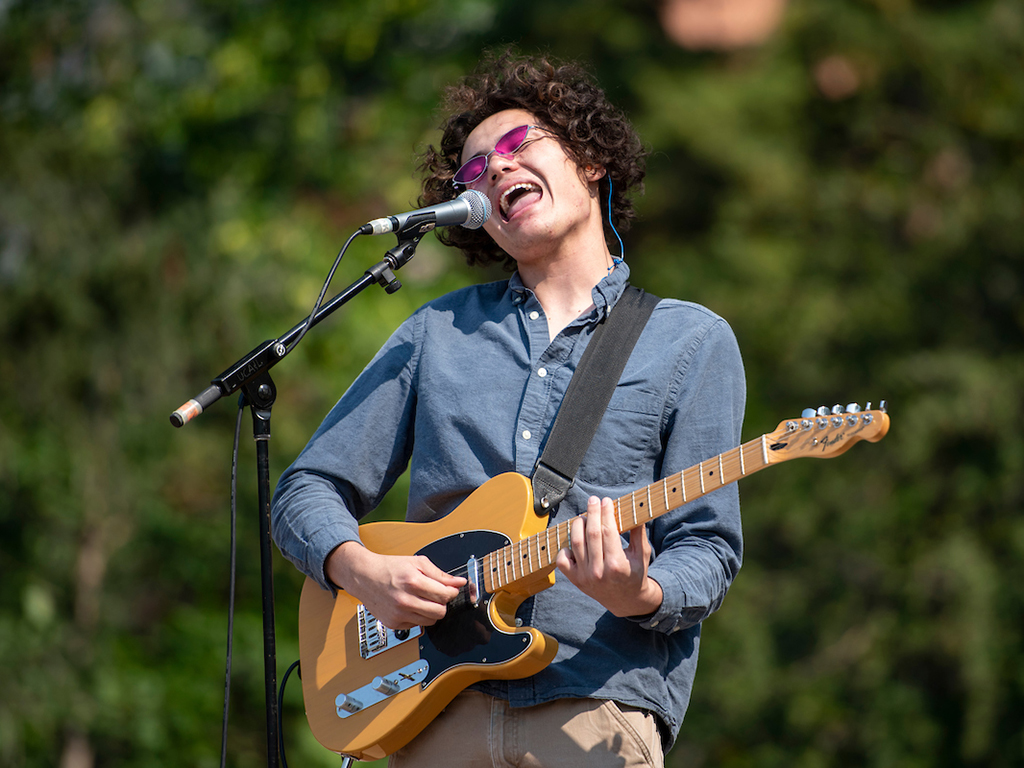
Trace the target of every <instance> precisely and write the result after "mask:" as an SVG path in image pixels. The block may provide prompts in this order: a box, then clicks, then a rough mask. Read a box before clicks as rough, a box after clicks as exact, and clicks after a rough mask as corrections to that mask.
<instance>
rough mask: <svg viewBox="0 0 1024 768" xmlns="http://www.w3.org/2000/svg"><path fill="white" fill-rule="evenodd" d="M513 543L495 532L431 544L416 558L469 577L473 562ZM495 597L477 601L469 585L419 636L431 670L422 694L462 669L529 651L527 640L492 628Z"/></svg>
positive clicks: (484, 596) (470, 533)
mask: <svg viewBox="0 0 1024 768" xmlns="http://www.w3.org/2000/svg"><path fill="white" fill-rule="evenodd" d="M509 543H510V540H509V538H508V537H507V536H505V535H503V534H501V533H497V532H495V531H463V532H461V533H457V534H453V535H451V536H446V537H445V538H442V539H438V540H437V541H434V542H431V543H430V544H428V545H427V546H425V547H424V548H423V549H421V550H420V551H419V552H417V554H419V555H424V556H426V557H428V558H430V561H431V562H433V563H434V564H435V565H437V566H438V567H439V568H441V569H442V570H444V571H447V572H448V573H453V574H456V575H461V576H466V575H467V574H466V571H465V567H466V564H467V563H469V562H470V561H471V559H472V561H473V563H474V567H475V563H476V562H479V561H480V560H481V559H482V557H483V555H485V554H486V553H488V552H492V551H494V550H497V549H500V548H501V547H504V546H507V545H508V544H509ZM478 581H480V580H478ZM491 597H492V596H491V595H490V594H488V593H487V592H486V591H484V592H482V593H481V594H480V595H479V596H478V597H477V599H476V601H473V600H472V599H471V598H470V583H469V582H468V583H467V584H466V586H465V587H463V588H462V590H460V592H459V596H458V597H457V598H456V599H455V600H453V601H452V602H451V603H449V604H448V612H447V614H445V617H444V618H443V619H441V620H440V621H438V622H437V623H436V624H434V625H432V626H430V627H427V628H426V629H425V630H424V632H423V634H422V635H421V636H420V658H422V659H424V660H426V661H427V662H428V663H429V665H430V669H429V671H428V672H427V676H426V679H424V680H423V681H422V685H423V687H424V688H425V687H426V686H427V685H429V684H430V683H431V682H432V681H433V680H434V679H435V678H437V677H438V675H440V674H442V673H443V672H445V671H447V670H448V669H451V668H452V667H455V666H458V665H460V664H494V665H498V664H504V663H507V662H508V661H510V660H512V659H514V658H516V657H517V656H519V655H521V654H522V653H524V652H525V651H526V650H528V649H529V647H530V642H531V636H530V635H529V634H524V633H511V632H506V631H503V630H501V629H499V628H497V627H495V626H494V622H493V621H492V620H491V616H490V602H491Z"/></svg>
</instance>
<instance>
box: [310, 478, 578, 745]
mask: <svg viewBox="0 0 1024 768" xmlns="http://www.w3.org/2000/svg"><path fill="white" fill-rule="evenodd" d="M545 523H546V520H545V519H544V518H541V517H538V516H537V515H536V514H534V512H533V493H532V489H531V487H530V481H529V480H528V479H527V478H525V477H523V476H522V475H518V474H515V473H509V474H505V475H500V476H498V477H496V478H493V479H492V480H490V481H488V482H487V483H485V484H484V485H483V486H481V487H480V488H478V489H477V490H476V491H475V492H474V493H473V494H472V495H470V496H469V498H467V499H466V501H465V502H463V503H462V504H461V505H460V506H459V507H458V508H457V509H455V510H454V511H453V512H452V513H451V514H449V515H448V516H446V517H444V518H442V519H441V520H437V521H435V522H432V523H369V524H367V525H363V526H361V527H360V529H359V535H360V538H361V539H362V542H363V544H364V545H365V546H366V547H368V548H369V549H371V550H373V551H374V552H379V553H381V554H388V555H413V554H424V555H426V556H428V557H429V558H430V559H431V561H433V562H434V564H435V565H437V566H438V567H440V568H441V569H442V570H445V571H448V572H450V573H455V574H458V575H462V576H466V575H467V563H474V564H479V562H480V561H481V560H482V558H483V556H484V555H485V554H487V553H488V552H492V551H494V550H496V549H500V548H501V547H504V546H506V545H507V544H509V543H511V542H517V541H519V540H521V539H525V538H527V537H529V536H531V535H533V534H535V533H538V532H540V531H542V530H544V527H545ZM474 558H475V559H474ZM474 568H475V570H476V571H477V572H479V571H480V570H482V569H480V568H478V567H476V565H474ZM487 583H490V582H489V581H488V582H487ZM553 583H554V574H553V573H552V572H551V569H550V568H548V569H546V572H542V573H539V574H536V575H534V576H533V577H532V578H530V579H524V580H519V581H517V582H515V583H514V584H510V585H509V586H508V587H506V588H504V589H500V590H497V591H496V592H494V593H493V594H491V593H488V592H487V590H486V586H485V584H484V582H483V580H482V579H481V580H480V582H479V583H478V584H477V585H475V586H474V585H473V584H467V587H466V588H465V589H464V595H463V596H460V599H459V600H457V601H455V602H454V603H453V604H451V605H450V606H449V609H448V615H447V616H446V617H445V619H443V620H442V621H441V622H438V624H436V625H434V626H433V627H428V628H416V629H414V630H412V631H411V632H410V633H408V635H407V636H406V634H405V633H394V632H391V631H390V630H387V629H386V628H384V627H383V626H381V625H379V623H378V622H376V620H375V619H374V618H373V617H372V616H369V615H368V614H366V613H365V609H363V608H362V606H361V605H360V604H359V603H358V602H357V601H356V600H355V599H354V598H353V597H351V596H350V595H348V594H347V593H345V592H339V593H338V595H337V597H333V596H332V595H331V593H329V592H326V591H324V590H323V589H321V588H320V586H319V585H318V584H317V583H316V582H314V581H313V580H311V579H307V580H306V583H305V585H304V586H303V589H302V597H301V600H300V603H299V654H300V659H301V663H302V691H303V697H304V699H305V704H306V717H307V719H308V721H309V725H310V728H311V729H312V731H313V735H314V736H315V737H316V739H317V740H318V741H319V742H320V743H321V744H322V745H323V746H325V747H326V748H327V749H330V750H332V751H334V752H338V753H340V754H344V755H350V756H352V757H355V758H356V759H359V760H376V759H379V758H381V757H384V756H386V755H389V754H391V753H392V752H394V751H395V750H397V749H400V748H401V747H402V746H404V745H405V744H407V743H408V742H409V741H410V740H411V739H412V738H413V737H414V736H416V735H417V734H418V733H419V732H420V731H421V730H423V728H424V727H426V725H427V724H428V723H430V721H431V720H432V719H433V718H434V717H435V716H436V715H437V714H438V713H439V712H440V711H441V710H442V709H444V707H445V706H447V705H448V703H449V702H450V701H451V700H452V699H453V698H455V696H456V695H457V694H458V693H459V692H460V691H461V690H462V689H464V688H465V687H467V686H469V685H472V684H473V683H475V682H478V681H480V680H485V679H515V678H522V677H527V676H529V675H532V674H535V673H536V672H539V671H540V670H541V669H543V668H544V667H546V666H547V665H548V664H549V663H550V662H551V660H552V659H553V658H554V656H555V651H556V650H557V648H558V644H557V643H556V642H555V641H554V640H553V639H551V638H550V637H548V636H546V635H544V634H542V633H541V632H539V631H537V630H536V629H533V628H532V627H522V628H517V627H516V626H515V611H516V609H517V608H518V607H519V605H520V604H521V603H522V601H523V600H524V599H526V597H528V596H529V595H531V594H535V593H537V592H539V591H540V590H542V589H545V588H546V587H548V586H550V585H551V584H553ZM474 588H475V589H476V590H477V592H476V594H475V595H474V594H471V589H474ZM474 598H475V599H474Z"/></svg>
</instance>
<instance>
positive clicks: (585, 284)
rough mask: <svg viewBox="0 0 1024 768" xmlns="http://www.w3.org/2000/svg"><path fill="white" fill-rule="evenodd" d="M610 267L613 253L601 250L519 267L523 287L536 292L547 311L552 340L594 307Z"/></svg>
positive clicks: (549, 333)
mask: <svg viewBox="0 0 1024 768" xmlns="http://www.w3.org/2000/svg"><path fill="white" fill-rule="evenodd" d="M602 245H603V243H602ZM611 264H612V257H611V254H609V253H608V250H607V248H601V249H600V250H599V251H597V252H596V253H595V252H591V253H589V254H585V255H582V256H580V257H579V258H570V259H562V260H557V261H546V262H544V263H543V264H541V265H521V266H520V270H519V273H520V278H521V279H522V281H523V284H524V285H525V286H526V287H528V288H530V289H531V290H533V292H534V295H535V296H536V297H537V301H539V302H540V305H541V306H542V307H543V308H544V314H545V315H546V316H547V319H548V335H549V337H550V338H551V339H554V338H555V336H556V335H558V333H559V331H561V330H562V329H563V328H565V327H566V326H567V325H568V324H569V323H571V322H572V321H573V320H575V319H576V318H577V317H579V316H580V315H582V314H584V313H585V312H587V311H588V310H589V309H590V308H591V307H592V306H593V304H594V300H593V289H594V286H595V285H597V284H598V283H599V282H601V280H602V279H603V278H604V277H605V276H606V275H607V274H608V268H609V266H611Z"/></svg>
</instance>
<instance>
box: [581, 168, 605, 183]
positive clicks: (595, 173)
mask: <svg viewBox="0 0 1024 768" xmlns="http://www.w3.org/2000/svg"><path fill="white" fill-rule="evenodd" d="M606 173H607V171H606V170H605V167H604V166H603V165H585V166H583V178H585V179H586V180H587V181H597V180H598V179H603V178H604V175H605V174H606Z"/></svg>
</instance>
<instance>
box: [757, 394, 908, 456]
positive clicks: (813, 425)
mask: <svg viewBox="0 0 1024 768" xmlns="http://www.w3.org/2000/svg"><path fill="white" fill-rule="evenodd" d="M888 431H889V414H888V413H886V405H885V401H884V400H883V401H882V402H881V403H879V407H878V409H876V410H872V409H871V403H868V404H867V409H866V410H862V409H861V407H860V406H859V405H857V404H856V403H850V404H849V405H847V406H846V407H845V408H844V407H843V406H841V405H836V406H833V407H832V408H828V407H827V406H822V407H821V408H818V409H817V410H814V409H811V408H808V409H807V410H805V411H804V412H803V414H802V415H801V416H800V418H799V419H787V420H786V421H781V422H779V426H778V427H776V428H775V431H774V432H769V433H768V434H767V435H765V441H766V444H767V451H766V454H767V455H768V456H769V457H770V461H771V462H776V461H788V460H789V459H799V458H803V457H813V458H818V459H830V458H832V457H833V456H838V455H839V454H841V453H844V452H846V451H847V450H849V449H850V448H851V447H852V446H853V444H854V443H857V442H860V441H861V440H867V441H868V442H869V443H876V442H878V441H879V440H881V439H882V438H883V437H885V433H886V432H888Z"/></svg>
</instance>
